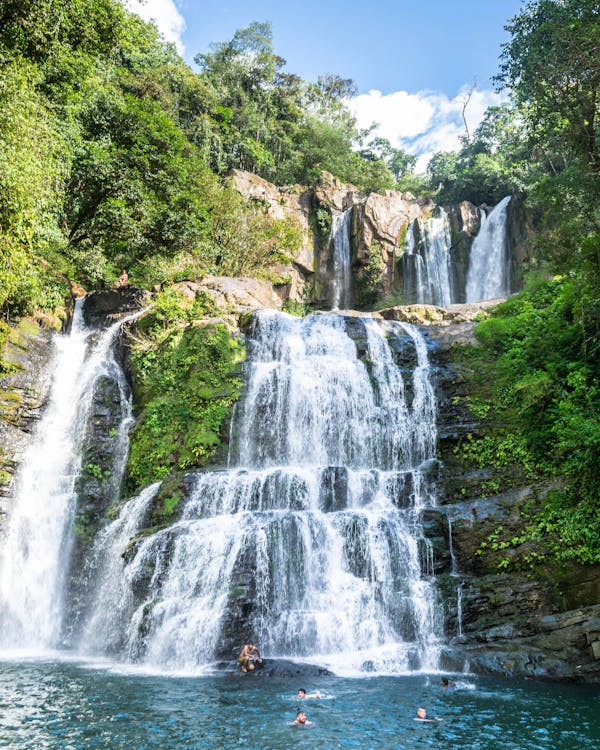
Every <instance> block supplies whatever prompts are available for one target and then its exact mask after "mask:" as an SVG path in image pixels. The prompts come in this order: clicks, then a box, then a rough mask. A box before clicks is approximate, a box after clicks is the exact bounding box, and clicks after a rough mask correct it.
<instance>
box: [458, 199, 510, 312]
mask: <svg viewBox="0 0 600 750" xmlns="http://www.w3.org/2000/svg"><path fill="white" fill-rule="evenodd" d="M510 198H511V196H510V195H507V196H506V198H503V199H502V200H501V201H500V203H498V205H497V206H496V207H495V208H494V209H493V210H492V211H491V212H490V214H489V215H486V213H485V211H481V227H480V229H479V233H478V234H477V237H475V240H474V241H473V245H472V247H471V254H470V259H469V271H468V274H467V285H466V301H467V302H479V301H481V300H487V299H498V298H500V297H507V296H508V295H509V294H510V291H511V290H510V256H509V252H508V233H507V211H508V204H509V203H510Z"/></svg>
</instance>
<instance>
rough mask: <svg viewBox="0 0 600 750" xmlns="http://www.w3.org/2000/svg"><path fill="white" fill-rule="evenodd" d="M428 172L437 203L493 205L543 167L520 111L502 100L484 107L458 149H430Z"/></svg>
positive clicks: (522, 186) (523, 187)
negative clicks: (435, 150) (474, 127)
mask: <svg viewBox="0 0 600 750" xmlns="http://www.w3.org/2000/svg"><path fill="white" fill-rule="evenodd" d="M427 173H428V179H429V183H430V186H431V187H432V188H434V189H437V191H438V193H437V200H438V201H439V202H440V203H445V204H447V203H459V202H460V201H463V200H470V201H471V202H473V203H475V204H481V203H487V204H488V205H495V204H496V203H498V202H499V201H500V200H501V199H502V198H503V197H504V196H505V195H508V194H510V193H512V192H515V191H523V190H526V189H527V188H528V187H530V186H531V185H532V184H534V182H535V180H536V179H537V178H538V177H539V175H540V174H543V173H544V167H543V165H540V164H539V161H538V158H537V154H536V152H535V151H533V153H532V149H531V146H530V142H529V134H528V131H527V130H526V127H525V122H524V120H523V116H522V113H521V111H520V110H519V109H518V108H516V107H515V106H512V105H510V104H506V105H503V106H498V107H490V108H489V109H488V110H487V112H486V114H485V116H484V118H483V120H482V122H481V124H480V125H479V127H478V128H477V130H476V131H475V133H474V134H473V137H472V138H470V139H469V138H467V137H464V138H463V141H462V148H461V149H460V151H458V152H456V153H450V152H440V153H437V154H434V156H433V157H432V158H431V160H430V162H429V164H428V166H427Z"/></svg>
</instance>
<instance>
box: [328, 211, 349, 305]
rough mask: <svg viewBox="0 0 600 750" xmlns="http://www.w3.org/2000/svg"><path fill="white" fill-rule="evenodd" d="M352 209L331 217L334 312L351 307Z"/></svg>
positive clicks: (332, 303)
mask: <svg viewBox="0 0 600 750" xmlns="http://www.w3.org/2000/svg"><path fill="white" fill-rule="evenodd" d="M351 224H352V208H348V209H346V211H344V212H343V213H340V212H333V213H332V217H331V234H330V237H329V242H330V245H331V246H332V262H333V274H332V278H331V307H332V308H333V309H334V310H339V309H340V308H342V309H343V310H349V309H350V308H351V307H352V304H353V300H352V275H351V270H350V264H351V260H352V244H351V239H350V228H351Z"/></svg>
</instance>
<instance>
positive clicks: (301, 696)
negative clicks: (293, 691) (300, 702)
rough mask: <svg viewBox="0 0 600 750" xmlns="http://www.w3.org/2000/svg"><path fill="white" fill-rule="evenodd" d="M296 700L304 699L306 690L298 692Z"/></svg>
mask: <svg viewBox="0 0 600 750" xmlns="http://www.w3.org/2000/svg"><path fill="white" fill-rule="evenodd" d="M298 698H306V690H305V689H304V688H300V689H299V690H298Z"/></svg>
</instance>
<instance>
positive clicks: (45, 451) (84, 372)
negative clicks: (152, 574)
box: [0, 300, 132, 650]
mask: <svg viewBox="0 0 600 750" xmlns="http://www.w3.org/2000/svg"><path fill="white" fill-rule="evenodd" d="M82 306H83V300H77V301H76V303H75V310H74V315H73V321H72V326H71V332H70V334H69V335H68V336H56V337H55V340H54V341H55V347H56V355H55V357H54V362H53V368H54V370H53V376H52V386H51V389H50V399H49V403H48V405H47V407H46V409H45V411H44V414H43V416H42V417H41V419H40V422H39V423H38V425H37V428H36V431H35V434H34V436H33V439H32V442H31V444H30V446H29V448H28V449H27V451H26V452H25V454H24V457H23V460H22V462H21V464H20V466H19V469H18V472H17V474H16V477H15V483H14V493H13V500H12V504H11V510H10V513H9V516H8V519H7V521H6V523H5V525H4V527H3V529H2V542H1V547H0V648H3V649H8V648H10V649H26V650H44V649H48V648H54V647H57V646H59V645H60V643H61V635H62V627H63V616H64V612H65V595H66V576H67V571H68V566H69V558H70V552H71V547H72V541H73V540H72V524H73V518H74V515H75V511H76V504H77V493H76V481H77V478H78V477H79V476H80V474H81V471H82V461H83V456H82V445H83V443H84V437H85V433H86V426H87V424H88V420H89V416H90V409H91V405H92V399H93V394H94V384H95V382H96V381H97V380H98V379H99V378H101V377H103V376H107V375H108V376H110V377H116V379H117V382H118V384H119V391H120V394H121V425H120V429H119V430H118V435H117V436H116V441H117V442H118V441H120V443H121V451H120V452H118V453H119V456H118V457H117V465H116V466H115V467H113V469H114V470H115V471H114V472H113V476H114V480H113V481H114V492H115V496H116V495H118V492H119V490H120V483H119V480H118V477H117V476H116V475H117V474H118V472H119V471H121V473H122V470H123V468H124V460H125V456H124V455H121V454H124V453H125V451H126V448H127V435H126V432H127V429H128V425H129V424H130V423H131V421H132V420H131V404H130V398H129V391H128V387H127V384H126V382H125V378H124V375H123V373H122V371H121V368H120V367H119V366H118V364H117V363H116V361H115V358H114V355H113V350H112V345H113V343H114V340H115V336H116V334H117V332H118V330H119V328H120V326H121V322H119V323H115V324H114V325H112V326H111V327H110V328H108V329H107V330H105V331H104V332H101V333H100V332H98V331H94V330H91V329H89V328H88V327H86V325H85V324H84V322H83V310H82Z"/></svg>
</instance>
